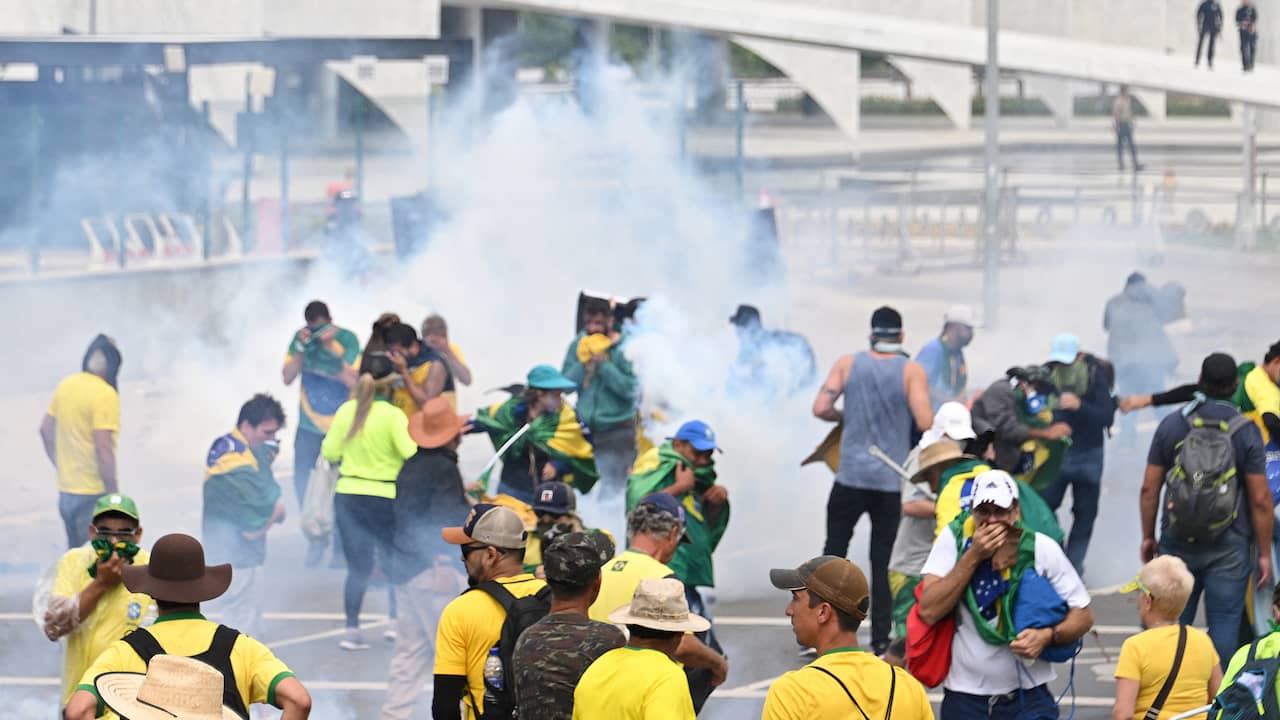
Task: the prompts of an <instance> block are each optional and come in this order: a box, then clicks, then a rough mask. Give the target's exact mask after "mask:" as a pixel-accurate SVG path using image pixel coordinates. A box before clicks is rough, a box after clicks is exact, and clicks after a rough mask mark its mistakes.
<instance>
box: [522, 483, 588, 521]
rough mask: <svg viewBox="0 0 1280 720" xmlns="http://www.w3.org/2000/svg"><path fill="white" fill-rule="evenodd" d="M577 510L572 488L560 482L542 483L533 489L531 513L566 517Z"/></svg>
mask: <svg viewBox="0 0 1280 720" xmlns="http://www.w3.org/2000/svg"><path fill="white" fill-rule="evenodd" d="M577 509H578V501H577V498H575V497H574V496H573V488H571V487H569V486H568V485H566V484H564V483H562V482H544V483H540V484H539V485H538V486H537V487H535V488H534V489H533V511H534V512H539V513H549V514H551V515H568V514H570V513H572V512H573V511H574V510H577Z"/></svg>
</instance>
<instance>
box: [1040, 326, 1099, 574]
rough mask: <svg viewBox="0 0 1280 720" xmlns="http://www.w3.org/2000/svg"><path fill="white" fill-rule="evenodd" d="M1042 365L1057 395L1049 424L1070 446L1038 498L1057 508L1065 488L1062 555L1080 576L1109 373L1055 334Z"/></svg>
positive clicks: (1092, 515) (1070, 338) (1069, 338)
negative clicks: (1057, 425) (1066, 435)
mask: <svg viewBox="0 0 1280 720" xmlns="http://www.w3.org/2000/svg"><path fill="white" fill-rule="evenodd" d="M1048 368H1049V372H1050V377H1051V378H1052V380H1053V384H1054V386H1055V387H1057V389H1058V392H1059V393H1061V394H1060V395H1059V397H1058V408H1057V409H1056V410H1055V411H1054V413H1053V419H1054V422H1065V423H1067V424H1068V425H1070V426H1071V446H1070V447H1068V448H1067V451H1066V457H1065V458H1063V461H1062V469H1061V470H1060V471H1059V472H1058V476H1057V477H1056V478H1055V479H1054V480H1053V481H1052V482H1051V483H1050V484H1049V485H1048V487H1046V488H1045V489H1044V491H1043V492H1041V493H1040V494H1041V496H1043V497H1044V501H1045V502H1046V503H1048V505H1049V507H1050V508H1052V509H1053V510H1054V512H1057V510H1058V506H1060V505H1061V504H1062V499H1063V497H1064V496H1065V495H1066V493H1067V488H1071V518H1072V519H1071V534H1070V535H1069V536H1068V537H1067V544H1066V551H1067V559H1069V560H1070V561H1071V566H1072V567H1074V568H1075V569H1076V574H1078V575H1081V576H1083V575H1084V558H1085V553H1087V552H1088V550H1089V539H1090V538H1091V537H1092V536H1093V521H1094V520H1095V519H1096V518H1097V517H1098V499H1099V497H1100V496H1101V495H1102V468H1103V461H1104V459H1105V449H1104V447H1103V442H1104V440H1105V439H1106V433H1107V431H1108V430H1109V429H1110V428H1111V424H1112V422H1113V421H1114V420H1115V413H1116V403H1115V400H1114V399H1112V397H1111V385H1112V377H1113V371H1108V367H1107V363H1105V361H1102V360H1099V359H1098V358H1096V357H1094V356H1093V355H1090V354H1088V353H1085V352H1081V351H1080V338H1078V337H1076V336H1075V335H1072V334H1071V333H1061V334H1059V335H1058V336H1057V337H1056V338H1054V339H1053V348H1052V350H1051V351H1050V353H1049V362H1048Z"/></svg>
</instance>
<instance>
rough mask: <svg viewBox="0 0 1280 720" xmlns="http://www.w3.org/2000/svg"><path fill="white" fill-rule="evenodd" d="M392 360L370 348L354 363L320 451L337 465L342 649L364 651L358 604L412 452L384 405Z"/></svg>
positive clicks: (389, 532) (383, 547) (384, 551)
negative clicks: (348, 395)
mask: <svg viewBox="0 0 1280 720" xmlns="http://www.w3.org/2000/svg"><path fill="white" fill-rule="evenodd" d="M394 377H395V373H394V366H393V365H392V362H391V359H390V358H389V357H388V356H387V354H386V353H382V352H373V353H369V354H367V355H366V356H365V357H364V362H362V363H361V368H360V379H359V380H357V381H356V396H355V398H353V399H351V400H348V401H346V402H345V403H343V404H342V406H341V407H339V408H338V411H337V412H336V413H335V414H334V416H333V424H331V425H330V426H329V432H328V433H327V434H326V435H325V436H324V442H323V443H321V444H320V454H321V455H323V456H324V459H325V460H328V461H329V462H331V463H341V465H340V466H339V467H338V482H337V484H336V485H335V486H334V497H333V506H334V520H335V522H336V524H337V527H338V535H339V536H340V537H341V539H342V553H343V555H345V556H346V558H347V578H346V581H345V583H344V584H343V589H342V605H343V611H344V612H345V613H346V620H347V625H346V628H347V629H346V633H345V634H344V635H343V637H342V640H340V641H339V642H338V647H340V648H342V649H343V650H368V649H369V644H368V643H366V642H365V641H364V638H363V636H362V635H361V633H360V606H361V605H363V604H364V593H365V590H366V589H367V588H368V587H369V577H370V576H371V575H372V574H373V563H374V558H375V556H377V557H382V558H388V557H390V556H391V553H392V550H393V533H394V531H395V522H394V519H395V502H394V501H395V499H396V478H397V477H398V476H399V475H400V469H401V468H402V467H403V466H404V462H405V460H407V459H409V458H411V457H413V456H414V455H415V454H417V452H418V444H417V443H416V442H414V441H413V438H412V437H411V436H410V435H409V417H408V416H407V415H405V414H404V413H403V412H401V411H400V410H399V409H397V408H396V407H395V406H394V405H392V404H391V401H390V397H391V384H392V379H393V378H394Z"/></svg>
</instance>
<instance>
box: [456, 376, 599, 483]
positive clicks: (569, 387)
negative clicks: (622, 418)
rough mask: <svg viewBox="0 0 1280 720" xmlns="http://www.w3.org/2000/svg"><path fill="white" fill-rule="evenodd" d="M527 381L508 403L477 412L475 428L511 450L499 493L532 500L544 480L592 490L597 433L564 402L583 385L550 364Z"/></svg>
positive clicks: (506, 455) (499, 446)
mask: <svg viewBox="0 0 1280 720" xmlns="http://www.w3.org/2000/svg"><path fill="white" fill-rule="evenodd" d="M525 383H526V385H525V387H524V388H523V390H522V391H521V392H519V393H516V394H514V395H512V397H511V398H509V399H508V400H506V401H505V402H500V403H494V404H493V405H491V406H489V407H487V408H480V409H479V410H477V411H476V414H475V417H474V418H473V420H472V426H473V430H472V431H473V432H485V433H488V435H489V439H490V440H491V441H492V442H493V447H494V449H495V450H502V449H503V448H506V450H505V452H503V453H502V474H501V475H500V481H499V484H498V492H499V493H502V494H505V495H510V496H511V497H513V498H515V499H517V500H519V501H521V502H523V503H526V504H532V503H533V499H534V488H535V487H536V486H538V485H539V484H541V483H544V482H551V481H553V480H559V481H560V482H564V483H567V484H569V485H572V486H574V487H575V488H577V489H578V490H580V491H581V492H584V493H585V492H587V491H589V490H590V489H591V488H592V486H593V485H595V482H596V480H597V478H598V477H599V475H598V474H597V472H596V464H595V459H594V455H593V447H592V444H591V443H592V442H594V437H593V436H592V435H591V434H590V432H589V431H588V430H587V427H586V425H585V424H583V422H582V420H581V419H580V418H579V417H578V414H577V412H576V411H575V410H574V407H573V406H572V405H570V404H569V403H567V402H565V400H564V393H566V392H571V391H573V390H574V389H575V388H576V387H577V386H576V385H574V383H573V381H571V380H569V379H568V378H566V377H565V376H563V375H561V374H560V373H559V372H557V371H556V369H555V368H553V367H551V366H550V365H537V366H535V367H533V368H532V369H531V370H529V373H528V375H527V376H526V378H525ZM525 426H528V429H525ZM486 479H487V477H486V478H482V481H483V480H486Z"/></svg>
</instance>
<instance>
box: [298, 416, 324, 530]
mask: <svg viewBox="0 0 1280 720" xmlns="http://www.w3.org/2000/svg"><path fill="white" fill-rule="evenodd" d="M323 442H324V434H323V433H315V432H311V431H310V430H304V429H302V428H301V427H299V428H298V432H297V433H295V434H294V436H293V492H294V495H296V496H297V499H298V509H299V510H301V509H302V500H303V498H305V497H306V496H307V485H309V484H310V483H311V471H312V470H314V469H315V467H316V460H317V459H318V458H319V457H320V444H321V443H323Z"/></svg>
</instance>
